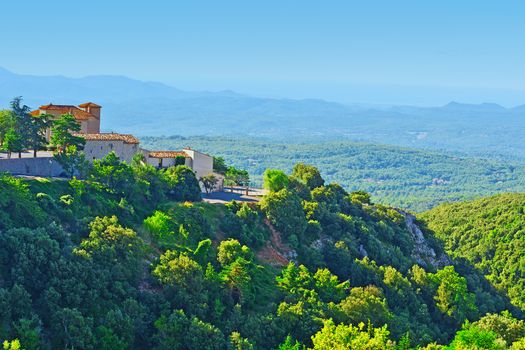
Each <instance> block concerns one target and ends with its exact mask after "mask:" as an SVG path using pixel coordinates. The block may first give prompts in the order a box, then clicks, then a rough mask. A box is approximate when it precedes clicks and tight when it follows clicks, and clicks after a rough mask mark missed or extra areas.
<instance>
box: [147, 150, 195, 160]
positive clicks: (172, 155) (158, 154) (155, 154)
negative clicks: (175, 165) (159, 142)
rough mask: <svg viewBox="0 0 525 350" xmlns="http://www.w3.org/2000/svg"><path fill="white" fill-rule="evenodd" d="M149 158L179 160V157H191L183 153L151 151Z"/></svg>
mask: <svg viewBox="0 0 525 350" xmlns="http://www.w3.org/2000/svg"><path fill="white" fill-rule="evenodd" d="M148 157H150V158H177V157H185V158H189V156H188V155H187V154H186V153H185V152H182V151H151V152H149V154H148Z"/></svg>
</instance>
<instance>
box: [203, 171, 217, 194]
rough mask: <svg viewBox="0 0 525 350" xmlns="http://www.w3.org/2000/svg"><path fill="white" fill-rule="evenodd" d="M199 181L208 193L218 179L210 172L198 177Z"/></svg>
mask: <svg viewBox="0 0 525 350" xmlns="http://www.w3.org/2000/svg"><path fill="white" fill-rule="evenodd" d="M199 181H200V183H202V186H204V190H205V191H206V193H210V192H211V191H213V189H214V188H215V186H216V185H217V182H219V179H217V177H215V175H213V174H210V175H206V176H203V177H201V178H199Z"/></svg>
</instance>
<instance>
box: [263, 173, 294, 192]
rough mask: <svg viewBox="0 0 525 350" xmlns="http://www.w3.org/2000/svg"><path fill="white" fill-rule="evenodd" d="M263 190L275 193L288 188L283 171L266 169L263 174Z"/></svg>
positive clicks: (286, 177)
mask: <svg viewBox="0 0 525 350" xmlns="http://www.w3.org/2000/svg"><path fill="white" fill-rule="evenodd" d="M263 181H264V188H266V189H267V190H270V191H272V192H277V191H280V190H282V189H283V188H286V187H287V186H288V182H289V180H288V176H287V175H286V174H285V173H284V171H281V170H277V169H266V170H265V171H264V174H263Z"/></svg>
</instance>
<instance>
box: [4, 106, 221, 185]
mask: <svg viewBox="0 0 525 350" xmlns="http://www.w3.org/2000/svg"><path fill="white" fill-rule="evenodd" d="M101 109H102V106H100V105H98V104H96V103H93V102H86V103H82V104H79V105H78V106H75V105H59V104H52V103H49V104H47V105H42V106H40V107H39V108H38V109H36V110H33V111H31V112H29V114H30V115H31V116H32V117H34V118H39V117H41V116H46V117H47V118H49V119H52V120H58V119H59V118H60V117H61V116H63V115H70V116H72V117H73V118H74V120H75V121H76V123H77V124H78V129H79V130H78V131H76V132H73V133H72V135H73V136H75V137H80V138H82V139H84V141H85V143H84V145H83V149H82V152H83V154H84V155H85V159H86V160H87V161H89V162H93V161H94V160H97V159H102V158H104V157H105V156H107V155H108V154H109V153H110V152H114V153H115V155H116V156H117V157H118V158H119V159H120V160H121V161H124V162H127V163H131V161H132V159H133V157H134V156H135V155H136V154H142V155H143V156H144V160H145V161H146V162H147V164H149V165H152V166H154V167H157V168H168V167H171V166H175V165H186V166H187V167H189V168H191V169H192V170H193V171H194V172H195V175H196V177H197V178H198V179H199V178H203V177H206V176H209V175H212V174H213V157H212V156H210V155H207V154H205V153H202V152H199V151H196V150H193V149H191V148H189V147H187V148H184V149H182V150H180V151H171V150H147V149H144V148H141V147H140V141H139V139H138V138H136V137H135V136H133V135H130V134H119V133H114V132H109V133H104V132H101V131H100V122H101ZM43 134H44V135H43V136H44V137H45V142H47V143H49V142H50V140H51V136H52V131H51V126H50V125H48V126H47V127H45V128H44V131H43ZM30 151H33V150H30ZM0 171H6V172H9V173H11V174H14V175H28V176H47V177H54V176H61V175H63V172H64V171H63V169H62V167H61V166H60V164H58V162H56V160H55V159H54V158H53V153H52V152H49V151H34V152H28V150H26V151H25V152H18V157H11V155H10V153H9V154H4V155H2V157H1V158H0ZM215 176H218V174H215ZM218 178H219V186H217V187H220V186H222V179H221V178H220V176H218Z"/></svg>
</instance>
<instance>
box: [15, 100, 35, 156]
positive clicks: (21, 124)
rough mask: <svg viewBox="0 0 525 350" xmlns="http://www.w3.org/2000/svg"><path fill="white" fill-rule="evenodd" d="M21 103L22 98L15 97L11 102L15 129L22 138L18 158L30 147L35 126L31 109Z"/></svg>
mask: <svg viewBox="0 0 525 350" xmlns="http://www.w3.org/2000/svg"><path fill="white" fill-rule="evenodd" d="M21 103H22V97H15V98H14V99H13V100H12V101H11V110H12V114H13V117H14V121H15V124H14V129H15V133H16V134H17V135H18V136H19V137H20V144H21V149H20V150H19V151H18V157H21V152H22V151H23V150H25V149H27V148H28V147H29V145H30V140H31V137H32V126H33V116H32V115H31V114H30V112H31V108H29V107H28V106H26V105H21Z"/></svg>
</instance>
